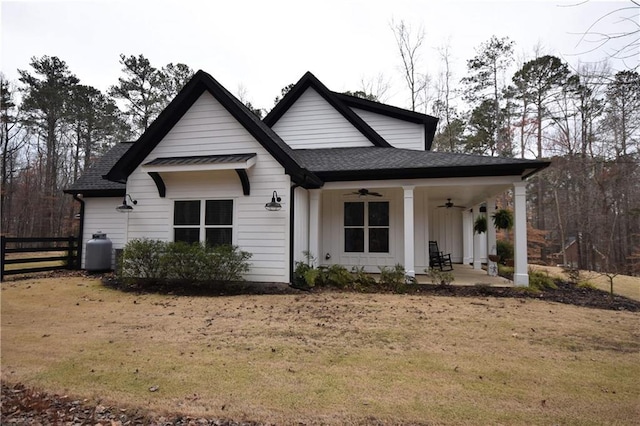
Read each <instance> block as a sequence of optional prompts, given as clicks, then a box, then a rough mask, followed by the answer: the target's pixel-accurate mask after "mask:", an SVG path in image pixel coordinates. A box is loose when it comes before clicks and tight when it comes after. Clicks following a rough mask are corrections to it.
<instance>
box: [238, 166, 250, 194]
mask: <svg viewBox="0 0 640 426" xmlns="http://www.w3.org/2000/svg"><path fill="white" fill-rule="evenodd" d="M236 173H237V174H238V177H239V178H240V183H241V184H242V193H243V194H244V195H250V194H251V184H250V183H249V175H248V174H247V171H246V170H245V169H236Z"/></svg>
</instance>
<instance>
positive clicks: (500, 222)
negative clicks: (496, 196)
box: [491, 209, 513, 229]
mask: <svg viewBox="0 0 640 426" xmlns="http://www.w3.org/2000/svg"><path fill="white" fill-rule="evenodd" d="M491 217H492V218H493V226H495V227H496V229H511V228H513V213H512V212H511V210H507V209H500V210H496V211H495V213H493V215H492V216H491Z"/></svg>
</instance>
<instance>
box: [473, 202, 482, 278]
mask: <svg viewBox="0 0 640 426" xmlns="http://www.w3.org/2000/svg"><path fill="white" fill-rule="evenodd" d="M481 215H482V213H481V212H480V204H478V205H475V206H473V223H474V224H475V223H476V219H477V218H478V217H480V216H481ZM481 246H482V234H478V233H476V232H475V231H474V232H473V269H477V270H480V269H482V257H481V255H482V251H481V249H480V247H481Z"/></svg>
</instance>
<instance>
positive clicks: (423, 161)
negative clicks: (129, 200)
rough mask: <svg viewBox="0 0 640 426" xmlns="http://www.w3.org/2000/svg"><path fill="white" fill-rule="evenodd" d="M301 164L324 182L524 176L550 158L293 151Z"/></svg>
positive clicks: (360, 150)
mask: <svg viewBox="0 0 640 426" xmlns="http://www.w3.org/2000/svg"><path fill="white" fill-rule="evenodd" d="M294 153H295V156H296V158H297V159H298V161H299V162H300V164H301V165H302V166H303V167H305V168H306V169H308V170H309V171H311V172H313V173H314V174H315V175H316V176H318V177H319V178H320V179H322V180H323V181H324V182H331V181H344V180H381V179H401V178H409V179H416V178H437V177H469V176H507V175H521V176H523V178H524V177H526V176H528V175H530V174H532V173H535V172H536V171H538V170H540V169H543V168H545V167H547V166H548V165H549V164H550V163H549V162H547V161H536V160H526V159H517V158H505V157H488V156H483V155H471V154H457V153H450V152H432V151H416V150H410V149H400V148H384V147H358V148H324V149H298V150H294Z"/></svg>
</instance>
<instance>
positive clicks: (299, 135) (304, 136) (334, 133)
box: [273, 87, 372, 149]
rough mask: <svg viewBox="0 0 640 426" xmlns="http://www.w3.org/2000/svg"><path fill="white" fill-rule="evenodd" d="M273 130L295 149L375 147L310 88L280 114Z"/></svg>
mask: <svg viewBox="0 0 640 426" xmlns="http://www.w3.org/2000/svg"><path fill="white" fill-rule="evenodd" d="M273 130H274V131H275V132H276V133H277V134H278V135H279V136H280V137H281V138H282V139H283V140H284V141H285V142H286V143H287V144H288V145H289V146H290V147H291V148H293V149H311V148H353V147H362V146H372V143H371V141H369V140H368V139H367V138H366V137H365V136H364V135H363V134H362V133H360V131H359V130H357V129H356V128H355V127H353V125H352V124H351V123H349V121H347V119H346V118H344V117H343V116H342V114H340V113H339V112H338V111H336V109H335V108H333V107H332V106H331V105H330V104H329V103H328V102H327V101H325V100H324V98H323V97H322V96H320V94H319V93H318V92H316V91H315V90H314V89H313V88H311V87H310V88H308V89H307V90H306V91H305V92H304V93H303V94H302V95H301V96H300V97H299V98H298V100H297V101H296V102H295V103H294V104H293V105H292V106H291V107H290V108H289V109H288V110H287V112H285V113H284V115H283V116H282V117H280V119H279V120H278V122H277V123H276V124H274V125H273Z"/></svg>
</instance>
